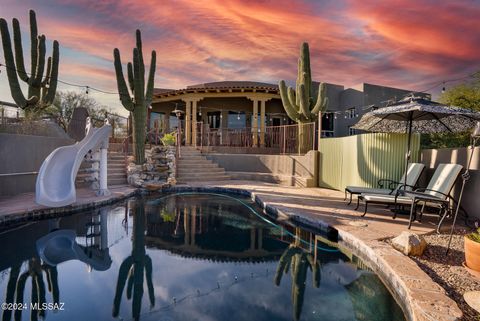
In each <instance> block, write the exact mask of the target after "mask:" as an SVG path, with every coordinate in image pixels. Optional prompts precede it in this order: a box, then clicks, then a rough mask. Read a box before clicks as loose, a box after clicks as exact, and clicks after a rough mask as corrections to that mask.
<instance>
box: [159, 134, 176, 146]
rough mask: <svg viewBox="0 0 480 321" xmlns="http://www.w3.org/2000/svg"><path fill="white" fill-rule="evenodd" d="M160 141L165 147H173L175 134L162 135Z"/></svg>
mask: <svg viewBox="0 0 480 321" xmlns="http://www.w3.org/2000/svg"><path fill="white" fill-rule="evenodd" d="M161 141H162V144H163V145H165V146H173V145H175V132H173V133H169V134H168V133H167V134H165V135H163V137H162V139H161Z"/></svg>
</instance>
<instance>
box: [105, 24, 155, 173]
mask: <svg viewBox="0 0 480 321" xmlns="http://www.w3.org/2000/svg"><path fill="white" fill-rule="evenodd" d="M136 36H137V47H136V48H134V49H133V64H132V63H131V62H129V63H128V64H127V73H128V85H129V87H130V91H131V93H132V96H130V92H129V90H128V87H127V84H126V82H125V78H124V77H123V69H122V61H121V60H120V51H119V50H118V49H117V48H115V49H114V50H113V58H114V65H115V74H116V76H117V86H118V93H119V95H120V101H121V102H122V105H123V107H125V109H127V110H128V111H130V113H131V114H132V118H133V145H134V156H135V164H137V165H141V164H143V163H144V162H145V132H146V127H147V109H148V106H150V104H151V103H152V97H153V82H154V77H155V64H156V57H157V54H156V52H155V50H153V51H152V60H151V62H150V73H149V75H148V82H147V88H146V91H145V65H144V63H143V53H142V36H141V34H140V30H137V33H136Z"/></svg>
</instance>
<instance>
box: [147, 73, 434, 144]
mask: <svg viewBox="0 0 480 321" xmlns="http://www.w3.org/2000/svg"><path fill="white" fill-rule="evenodd" d="M326 85H327V96H328V99H329V106H328V110H327V112H326V113H324V114H323V115H322V126H321V128H322V136H324V137H341V136H347V135H353V134H355V133H356V132H355V130H354V129H352V128H351V126H353V125H354V124H355V123H356V122H357V121H358V120H359V119H360V117H361V116H362V115H363V114H364V113H366V112H367V111H369V110H370V109H369V107H368V106H370V107H372V106H377V107H378V106H386V105H387V104H388V102H389V101H394V100H397V99H400V98H402V97H404V96H406V95H408V94H412V91H410V90H406V89H399V88H391V87H385V86H379V85H373V84H367V83H362V84H360V85H358V86H355V87H353V88H345V87H344V86H342V85H336V84H329V83H327V84H326ZM413 94H415V95H417V96H418V95H421V96H423V97H427V98H430V95H429V94H425V93H418V92H413ZM176 109H177V110H181V111H182V115H181V116H180V120H183V121H184V125H182V127H184V132H185V143H186V144H188V145H190V144H192V142H193V141H194V139H192V137H196V135H197V131H198V126H195V125H194V124H195V123H196V122H203V124H208V126H209V127H210V128H212V129H226V128H228V129H240V128H251V130H252V131H253V132H255V131H258V132H259V133H260V140H262V139H264V137H263V136H262V133H264V132H265V128H266V127H267V126H281V125H289V124H293V123H294V122H293V121H292V120H290V119H289V118H288V116H287V115H286V113H285V111H284V109H283V105H282V101H281V98H280V94H279V90H278V86H277V85H275V84H269V83H261V82H252V81H222V82H212V83H205V84H198V85H192V86H187V87H186V88H185V89H178V90H175V89H155V92H154V98H153V102H152V106H151V109H150V110H149V123H148V126H149V128H152V127H154V126H159V127H161V128H162V130H165V131H173V130H174V129H175V128H176V127H177V126H178V124H177V122H178V120H177V116H176V115H175V114H174V113H173V111H174V110H176ZM317 123H318V121H317ZM317 126H318V124H317ZM317 128H318V127H317Z"/></svg>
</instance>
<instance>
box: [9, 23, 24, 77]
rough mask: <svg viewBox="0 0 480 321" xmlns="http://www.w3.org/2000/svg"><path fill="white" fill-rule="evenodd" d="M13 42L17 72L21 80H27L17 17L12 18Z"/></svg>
mask: <svg viewBox="0 0 480 321" xmlns="http://www.w3.org/2000/svg"><path fill="white" fill-rule="evenodd" d="M12 24H13V44H14V46H15V62H16V64H17V73H18V76H19V77H20V79H21V80H22V81H25V82H28V75H27V72H26V71H25V63H24V61H23V47H22V32H21V31H20V23H19V22H18V19H16V18H13V20H12Z"/></svg>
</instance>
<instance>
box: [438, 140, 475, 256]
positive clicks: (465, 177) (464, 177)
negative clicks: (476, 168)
mask: <svg viewBox="0 0 480 321" xmlns="http://www.w3.org/2000/svg"><path fill="white" fill-rule="evenodd" d="M478 139H480V137H479V136H472V138H471V143H472V144H471V146H470V148H471V151H470V157H469V159H468V163H467V168H465V172H463V174H462V188H461V189H460V195H459V196H458V202H457V208H456V209H455V215H454V216H453V222H452V228H451V229H450V237H449V239H448V245H447V251H446V252H445V255H448V251H449V250H450V244H451V243H452V237H453V231H454V229H455V223H456V221H457V215H458V211H459V210H460V203H461V202H462V197H463V190H464V188H465V184H466V183H467V181H468V180H469V179H470V173H469V170H470V164H471V163H472V158H473V154H474V152H475V145H477V141H478Z"/></svg>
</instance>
